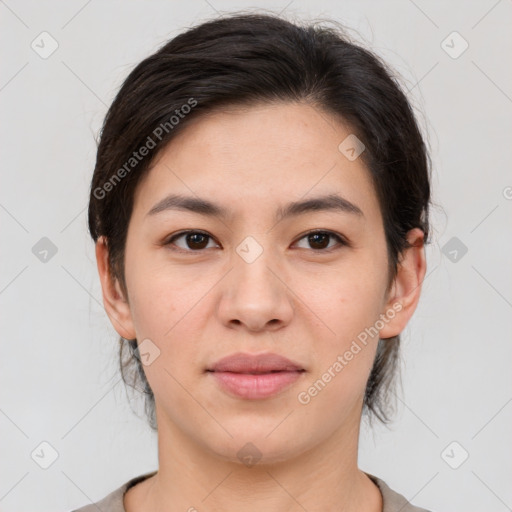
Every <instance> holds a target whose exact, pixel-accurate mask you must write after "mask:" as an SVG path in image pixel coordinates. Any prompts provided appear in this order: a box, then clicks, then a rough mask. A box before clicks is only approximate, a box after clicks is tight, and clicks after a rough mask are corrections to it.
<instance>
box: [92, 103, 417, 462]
mask: <svg viewBox="0 0 512 512" xmlns="http://www.w3.org/2000/svg"><path fill="white" fill-rule="evenodd" d="M349 135H351V132H350V128H349V127H347V126H345V125H343V124H342V123H341V122H340V121H337V120H334V119H333V118H331V117H328V116H327V114H325V113H321V112H320V111H318V110H316V109H315V108H313V107H311V106H308V105H303V104H292V103H290V104H276V105H265V106H254V107H250V108H247V109H243V110H242V109H232V110H230V111H222V112H217V113H214V114H211V115H208V116H206V117H202V118H197V119H195V120H194V121H193V122H192V123H191V124H190V125H189V126H187V128H186V129H185V130H184V131H183V132H181V133H180V134H179V135H178V136H177V137H176V138H175V139H174V140H173V141H172V142H171V143H170V144H169V145H168V146H167V147H166V148H165V150H164V151H163V152H162V153H161V154H160V155H159V156H158V158H157V160H156V161H155V162H154V165H153V167H152V169H151V170H150V171H149V173H148V174H147V175H146V177H145V178H144V180H143V181H142V182H141V183H140V184H139V186H138V188H137V191H136V195H135V201H134V208H133V213H132V217H131V220H130V225H129V229H128V237H127V242H126V257H125V278H126V285H127V290H128V301H127V302H122V301H117V302H116V301H115V300H113V299H112V298H108V297H107V299H106V308H107V312H109V315H110V316H111V318H113V317H114V316H115V317H116V318H117V320H120V322H119V321H116V322H113V324H114V326H115V327H116V329H117V330H118V332H119V333H120V334H121V335H122V336H124V337H125V338H135V337H136V338H137V340H138V343H139V346H140V347H141V353H143V354H144V353H146V354H147V355H146V356H143V358H145V359H146V364H145V365H144V371H145V373H146V376H147V379H148V381H149V383H150V385H151V388H152V390H153V392H154V395H155V400H156V406H157V418H158V423H159V431H161V430H162V429H164V428H166V429H168V430H169V431H170V432H175V433H176V435H180V436H182V437H183V438H186V439H188V440H191V441H193V442H194V443H195V444H196V445H197V446H200V447H202V448H204V449H207V450H208V451H209V452H210V453H213V454H215V455H217V456H219V457H221V458H224V459H227V460H233V461H236V460H237V459H239V457H240V450H241V449H242V453H243V450H244V449H248V448H242V447H244V446H245V445H246V443H249V442H250V443H252V444H253V445H254V446H255V447H256V448H257V450H258V452H259V453H260V454H261V456H262V457H263V458H264V460H266V461H267V462H273V461H277V460H284V459H287V458H291V457H293V456H294V455H298V454H300V453H303V452H305V451H306V450H309V449H311V448H314V447H315V446H321V445H322V444H327V443H329V442H330V441H332V440H335V439H341V438H343V436H346V435H347V432H354V429H356V430H357V427H358V425H359V421H360V414H361V406H362V400H363V395H364V391H365V387H366V382H367V379H368V376H369V372H370V370H371V367H372V363H373V360H374V357H375V351H376V346H377V342H378V338H379V333H380V336H381V337H383V338H384V337H389V336H392V335H395V334H398V332H399V331H400V330H401V329H402V328H403V326H404V324H405V322H406V320H407V319H408V316H409V310H410V308H408V307H406V306H404V304H403V303H402V302H400V300H399V299H400V293H402V296H404V295H406V292H407V289H408V288H407V287H406V286H401V287H400V286H398V287H397V286H393V287H392V289H391V291H390V293H389V294H388V293H386V291H387V284H388V279H389V275H388V260H387V250H386V239H385V235H384V228H383V221H382V216H381V213H380V209H379V204H378V200H377V196H376V193H375V190H374V188H373V185H372V182H371V179H370V175H369V173H368V170H367V169H366V168H365V165H364V163H363V162H362V159H361V158H356V159H353V158H350V159H349V158H347V156H346V155H345V154H344V153H343V152H342V151H340V149H338V146H339V145H340V143H341V142H342V141H344V140H345V139H346V138H347V137H348V136H349ZM170 195H174V196H178V195H179V196H181V197H182V199H183V198H189V199H193V200H201V201H203V202H205V203H206V202H208V203H211V204H209V205H204V204H203V205H202V207H201V208H199V207H198V203H196V204H194V203H193V202H192V201H189V202H188V203H187V202H186V201H181V204H177V203H179V202H177V201H176V198H174V200H172V199H170V198H169V196H170ZM328 196H330V199H326V198H328ZM166 199H167V201H166ZM293 203H304V204H303V206H302V208H301V207H298V206H295V208H292V209H290V208H289V206H290V205H291V204H293ZM152 210H153V212H152ZM98 256H99V257H98V260H100V259H102V258H103V256H104V255H103V253H101V251H99V252H98ZM103 270H104V269H103ZM100 274H102V272H101V270H100ZM105 275H106V273H103V276H105ZM411 275H412V274H411ZM404 282H405V281H404ZM106 288H107V287H106V285H105V286H104V289H106ZM409 288H411V287H409ZM104 298H105V295H104ZM107 302H108V304H107ZM413 302H414V301H413ZM142 343H144V345H142ZM240 353H243V354H248V355H262V354H277V355H279V356H283V357H285V358H288V359H289V360H290V361H291V362H293V363H295V364H296V365H297V367H298V368H299V369H300V371H292V370H289V369H288V371H280V372H277V373H275V372H274V373H273V376H272V377H271V376H269V373H268V371H267V372H266V375H260V376H255V375H247V373H246V374H245V375H241V374H240V373H238V374H236V373H235V374H234V373H233V372H222V371H220V370H219V371H218V372H214V371H209V370H211V369H212V368H214V366H215V363H216V362H218V361H219V360H221V359H222V358H225V357H226V356H230V355H232V354H240ZM226 382H228V384H229V385H228V386H227V385H226ZM285 418H286V419H285Z"/></svg>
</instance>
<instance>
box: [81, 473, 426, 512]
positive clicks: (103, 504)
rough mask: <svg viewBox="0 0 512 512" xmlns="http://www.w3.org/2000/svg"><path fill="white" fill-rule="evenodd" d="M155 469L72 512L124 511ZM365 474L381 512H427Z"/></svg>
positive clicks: (378, 480) (377, 479) (380, 481)
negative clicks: (132, 493)
mask: <svg viewBox="0 0 512 512" xmlns="http://www.w3.org/2000/svg"><path fill="white" fill-rule="evenodd" d="M155 473H156V471H152V472H151V473H145V474H143V475H139V476H137V477H135V478H132V479H131V480H129V481H128V482H126V483H124V484H123V485H121V487H119V488H117V489H116V490H115V491H112V492H111V493H110V494H108V495H107V496H105V497H104V498H103V499H102V500H100V501H98V502H96V503H92V504H91V505H85V506H84V507H81V508H78V509H75V510H73V511H72V512H98V510H101V512H126V511H125V509H124V505H123V497H124V494H125V492H126V491H127V490H128V489H129V488H130V487H133V486H134V485H135V484H138V483H139V482H141V481H142V480H145V479H146V478H149V477H150V476H153V475H154V474H155ZM366 475H367V476H368V477H369V478H370V479H371V480H372V481H373V482H374V483H375V484H376V485H377V487H378V488H379V490H380V492H381V494H382V504H383V507H382V512H429V511H428V510H426V509H424V508H418V507H415V506H413V505H411V504H410V503H409V502H408V501H407V500H406V499H405V498H404V497H403V496H402V495H401V494H398V493H397V492H395V491H393V490H392V489H390V488H389V487H388V486H387V484H386V483H385V482H383V481H382V480H381V479H380V478H377V477H376V476H373V475H370V474H369V473H366Z"/></svg>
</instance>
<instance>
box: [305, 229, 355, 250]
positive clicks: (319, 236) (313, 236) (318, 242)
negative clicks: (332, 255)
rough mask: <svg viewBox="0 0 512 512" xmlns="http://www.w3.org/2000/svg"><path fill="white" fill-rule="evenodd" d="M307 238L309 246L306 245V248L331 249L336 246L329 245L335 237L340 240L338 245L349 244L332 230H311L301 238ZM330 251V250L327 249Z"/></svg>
mask: <svg viewBox="0 0 512 512" xmlns="http://www.w3.org/2000/svg"><path fill="white" fill-rule="evenodd" d="M304 239H306V240H307V243H308V244H309V247H305V248H306V249H309V248H311V249H313V250H315V251H325V249H327V250H330V249H333V248H336V244H334V245H329V243H330V241H331V239H335V240H336V241H337V242H338V245H341V246H343V245H347V244H346V242H345V240H344V239H343V238H341V236H339V235H338V234H336V233H333V232H332V231H311V232H310V233H307V234H306V235H305V236H303V237H302V238H301V239H300V240H304ZM326 252H328V251H326Z"/></svg>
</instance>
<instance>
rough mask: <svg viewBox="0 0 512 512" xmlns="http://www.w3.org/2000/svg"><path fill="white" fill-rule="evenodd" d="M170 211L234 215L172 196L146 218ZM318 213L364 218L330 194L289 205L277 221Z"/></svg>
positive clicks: (196, 199)
mask: <svg viewBox="0 0 512 512" xmlns="http://www.w3.org/2000/svg"><path fill="white" fill-rule="evenodd" d="M168 210H180V211H189V212H193V213H197V214H200V215H205V216H208V217H219V218H223V219H227V218H229V217H230V216H231V215H232V214H231V212H230V211H229V210H228V209H226V208H225V207H223V206H220V205H218V204H215V203H213V202H212V201H210V200H208V199H204V198H199V197H191V196H183V195H179V194H170V195H168V196H166V197H164V198H163V199H162V200H160V201H158V203H156V204H155V205H154V206H153V208H151V210H149V211H148V213H147V214H146V216H153V215H156V214H158V213H161V212H164V211H168ZM318 211H337V212H341V213H350V214H354V215H357V216H360V217H364V214H363V212H362V210H361V209H360V208H359V207H358V206H356V205H355V204H354V203H351V202H350V201H348V200H347V199H344V198H343V197H341V196H339V195H336V194H329V195H326V196H320V197H314V198H311V199H305V200H301V201H294V202H291V203H288V204H287V205H285V206H284V207H280V208H279V209H278V210H277V212H276V216H275V220H276V221H277V222H279V221H281V220H283V219H286V218H289V217H295V216H298V215H303V214H305V213H310V212H318Z"/></svg>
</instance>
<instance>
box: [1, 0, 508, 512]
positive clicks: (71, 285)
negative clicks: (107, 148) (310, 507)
mask: <svg viewBox="0 0 512 512" xmlns="http://www.w3.org/2000/svg"><path fill="white" fill-rule="evenodd" d="M242 8H243V9H246V8H252V9H253V10H254V9H256V8H266V9H271V10H273V11H275V12H279V11H284V13H285V14H287V15H288V16H289V17H291V18H293V17H294V16H297V17H300V18H305V19H311V18H318V17H322V16H325V17H333V18H335V19H337V20H340V21H342V22H344V23H345V24H346V25H347V26H349V27H351V28H352V29H354V30H355V31H357V32H358V33H359V34H360V37H358V39H359V40H360V41H361V42H362V43H363V44H366V45H370V46H371V47H372V48H373V50H374V51H376V52H377V53H378V54H380V55H381V56H383V57H384V58H385V59H386V60H387V61H388V62H389V63H390V64H391V65H392V66H393V67H394V68H395V69H396V70H397V71H398V72H400V73H401V74H402V76H403V83H404V86H405V87H406V88H407V90H408V91H409V92H408V95H409V97H410V99H411V102H412V103H413V104H414V106H415V108H416V109H418V116H419V119H420V123H421V125H422V127H423V129H424V131H425V133H426V134H427V137H428V140H429V143H430V147H431V152H432V159H433V164H434V178H433V186H434V201H435V202H436V204H437V206H436V207H435V208H434V211H433V212H432V213H433V218H432V220H433V223H434V232H433V240H432V244H431V245H430V247H429V248H428V266H429V268H428V276H427V278H426V281H425V283H424V290H423V296H422V299H421V302H420V305H419V308H418V310H417V312H416V314H415V316H414V318H413V320H412V322H411V323H410V325H409V327H408V328H407V330H406V332H405V335H404V344H403V357H404V364H403V379H402V380H403V391H402V392H399V393H398V405H399V407H398V413H397V415H396V421H395V422H394V424H393V425H392V426H391V428H390V429H386V428H383V427H378V426H377V427H376V428H374V429H373V430H370V429H368V428H367V426H366V423H363V428H362V433H361V447H360V466H361V468H362V469H364V470H365V471H368V472H371V473H373V474H375V475H377V476H379V477H381V478H382V479H384V480H385V481H386V482H387V483H388V484H389V485H390V486H391V487H392V488H394V489H396V490H397V491H399V492H401V493H403V494H404V495H405V496H406V497H407V498H408V499H410V500H411V501H412V502H413V503H415V504H416V505H419V506H423V507H427V508H431V509H432V510H434V511H445V510H446V511H447V510H451V511H460V512H462V511H464V512H467V511H468V510H475V511H476V510H485V511H487V512H490V511H497V512H500V511H504V510H508V509H510V507H512V487H511V486H510V481H511V476H512V458H511V456H510V455H511V444H512V443H511V439H510V432H511V431H512V429H511V426H512V403H511V402H512V386H511V380H512V377H511V372H510V363H511V361H512V344H511V343H510V332H511V327H512V322H511V320H512V315H511V307H512V286H511V277H512V266H511V265H510V253H511V245H512V237H511V236H510V219H511V218H512V217H511V210H512V200H511V199H512V188H511V187H512V175H511V172H510V160H511V154H510V153H511V150H510V147H511V140H512V129H511V128H512V127H511V115H512V99H511V97H512V68H511V66H510V55H511V50H512V31H511V30H510V27H511V26H512V25H511V22H512V1H511V0H501V1H495V0H489V1H483V0H482V1H478V2H476V1H472V2H469V1H457V2H444V1H435V2H427V1H425V0H414V1H412V0H400V1H387V2H378V1H357V2H356V1H343V2H335V1H334V0H331V1H327V0H325V1H322V0H315V1H314V2H312V1H310V0H309V1H306V0H304V1H301V0H294V1H293V0H292V2H289V0H284V1H276V2H272V3H271V2H253V3H247V2H227V1H222V0H208V1H206V0H190V1H188V2H173V1H153V2H142V1H123V2H115V1H111V0H108V1H106V0H103V1H101V2H100V1H98V0H92V1H88V2H87V1H84V0H78V1H75V0H74V1H67V2H56V1H51V2H50V1H47V2H37V1H23V2H15V1H13V0H9V1H7V0H6V1H0V20H1V21H0V49H1V50H0V51H1V62H2V66H1V67H2V73H1V75H0V109H1V115H2V119H3V121H2V123H1V125H0V144H1V146H2V166H1V172H2V187H1V194H0V219H1V227H2V240H3V241H4V242H3V244H2V246H1V253H2V254H1V256H2V258H1V261H2V272H1V278H0V305H1V308H2V316H1V326H0V329H1V332H2V337H1V343H2V351H1V353H2V357H1V358H0V369H1V383H0V429H1V436H0V453H1V454H2V456H1V459H0V461H1V462H0V510H2V511H3V512H10V511H20V510H31V511H40V512H45V511H48V512H50V511H52V512H55V511H58V510H61V511H66V510H71V509H72V508H74V507H78V506H81V505H85V504H87V503H90V501H91V500H92V501H95V500H98V499H100V498H102V497H103V496H105V495H106V494H107V493H109V492H111V491H112V490H114V488H116V487H118V486H119V485H121V484H122V483H123V482H125V481H126V480H128V479H129V478H132V477H134V476H136V475H139V474H142V473H143V472H146V471H151V470H153V469H156V467H157V453H156V437H155V435H154V434H152V433H151V431H150V429H149V427H147V426H146V423H145V419H144V417H143V415H142V408H141V405H140V404H141V402H140V401H138V400H137V399H135V398H134V399H133V400H132V402H131V406H132V407H133V408H135V410H138V411H139V416H140V417H137V416H136V415H135V414H134V413H133V412H132V409H131V408H130V402H129V401H128V399H127V396H126V393H125V391H124V387H123V383H122V381H121V380H120V375H119V373H118V372H117V358H116V347H117V341H116V340H117V335H116V333H115V331H114V329H113V328H112V327H111V325H110V323H109V321H108V318H107V316H106V314H105V313H104V310H103V306H102V300H101V290H100V285H99V280H98V277H97V270H96V264H95V257H94V246H93V243H92V241H91V240H90V238H89V237H88V235H87V231H86V208H87V198H88V194H87V193H88V187H89V181H90V178H91V175H92V170H93V164H94V158H95V141H94V137H95V135H96V134H97V133H98V129H99V127H100V125H101V122H102V120H103V116H104V115H105V113H106V109H107V106H108V105H109V104H110V102H111V101H112V99H113V97H114V94H115V93H116V91H117V88H118V87H119V85H120V84H121V81H122V80H123V79H124V78H125V76H126V75H127V74H128V72H129V71H130V70H131V69H132V67H133V66H134V65H135V64H136V63H138V62H139V61H140V60H141V59H143V58H144V57H146V56H147V55H149V54H150V53H151V52H153V51H154V50H155V49H156V48H157V47H158V46H159V45H161V44H162V43H163V42H164V41H165V40H166V39H168V38H170V37H172V36H173V35H175V34H177V33H178V32H180V31H182V30H183V29H184V28H185V27H187V26H189V25H193V24H196V23H198V22H200V21H203V20H205V19H207V18H210V17H212V16H215V15H216V14H217V12H219V13H222V12H226V11H231V10H237V9H242ZM216 11H217V12H216ZM43 31H46V32H48V33H49V34H50V35H51V38H53V39H54V40H55V41H56V42H57V44H58V48H57V49H56V51H55V52H54V53H53V54H51V55H49V56H46V58H42V56H41V52H43V50H44V51H49V50H51V45H52V44H55V43H52V40H51V39H50V38H49V36H40V34H41V32H43ZM454 31H457V32H458V33H459V34H460V36H461V37H462V38H463V39H461V38H460V37H459V36H457V35H453V34H452V33H453V32H454ZM354 35H356V34H354ZM41 38H46V39H44V41H43V43H42V42H41ZM33 41H35V42H34V46H35V45H38V46H36V49H37V51H36V50H35V49H33V48H32V47H31V44H32V42H33ZM443 41H445V42H444V43H443ZM464 41H467V43H468V44H469V47H468V48H467V49H466V50H465V51H464V52H463V53H460V52H461V50H462V49H463V48H464ZM43 44H44V49H43V48H42V47H43ZM38 52H39V53H38ZM450 53H451V55H450ZM507 63H508V64H507ZM43 237H47V238H48V239H49V240H50V241H51V243H52V244H53V245H54V246H55V248H56V249H57V252H56V253H55V254H54V255H52V252H51V251H50V252H49V253H48V254H47V255H46V261H41V258H43V259H44V258H45V256H44V254H45V253H44V252H41V251H43V250H44V248H45V247H46V248H48V245H49V242H48V241H47V240H43V241H40V240H41V239H42V238H43ZM38 244H39V245H38ZM447 244H448V245H447ZM34 247H35V249H34ZM464 247H466V248H467V253H465V254H464ZM130 396H131V395H130ZM454 441H455V442H456V443H457V444H455V445H451V446H450V447H449V448H448V449H447V450H445V449H446V448H447V447H448V446H449V445H450V443H452V442H454ZM42 442H47V443H49V444H50V445H51V447H53V448H50V447H48V446H47V445H43V446H41V445H40V444H41V443H42ZM52 450H55V451H56V453H57V455H58V457H57V459H56V460H55V461H54V462H53V463H52V464H51V465H50V466H49V467H48V468H47V469H43V468H42V467H40V466H41V464H42V465H45V464H49V463H50V462H52V460H51V455H52V453H53V451H52ZM466 452H467V454H468V455H469V457H468V458H467V460H465V461H464V462H463V463H462V464H461V461H462V460H463V459H464V457H465V455H466ZM32 454H33V455H32ZM37 454H39V455H37ZM450 464H451V466H459V464H460V466H459V467H458V468H457V469H454V468H453V467H451V466H450Z"/></svg>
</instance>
